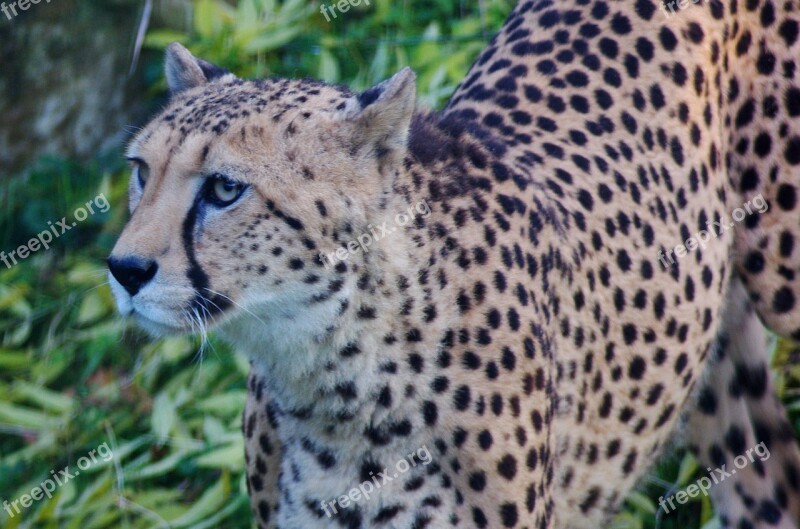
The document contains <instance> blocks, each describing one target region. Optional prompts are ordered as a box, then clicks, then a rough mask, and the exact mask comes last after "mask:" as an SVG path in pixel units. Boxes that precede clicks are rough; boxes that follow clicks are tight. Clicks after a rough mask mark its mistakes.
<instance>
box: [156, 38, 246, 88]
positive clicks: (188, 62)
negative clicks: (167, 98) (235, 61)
mask: <svg viewBox="0 0 800 529" xmlns="http://www.w3.org/2000/svg"><path fill="white" fill-rule="evenodd" d="M164 70H165V72H166V75H167V86H168V87H169V91H170V94H172V95H175V94H178V93H180V92H183V91H184V90H189V89H190V88H195V87H197V86H200V85H203V84H206V83H207V82H209V81H213V80H214V79H217V78H220V77H224V76H226V75H231V74H230V72H228V70H226V69H224V68H220V67H219V66H215V65H213V64H211V63H210V62H206V61H204V60H202V59H198V58H196V57H195V56H194V55H192V54H191V52H190V51H189V50H187V49H186V48H184V47H183V46H181V45H180V44H178V43H177V42H173V43H172V44H170V45H169V46H168V47H167V53H166V58H165V61H164Z"/></svg>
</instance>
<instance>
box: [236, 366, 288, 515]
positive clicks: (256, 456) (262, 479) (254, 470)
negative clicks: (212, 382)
mask: <svg viewBox="0 0 800 529" xmlns="http://www.w3.org/2000/svg"><path fill="white" fill-rule="evenodd" d="M247 388H248V391H247V402H246V404H245V408H244V417H243V420H242V429H243V430H244V436H245V438H244V439H245V445H244V455H245V466H246V468H247V492H248V494H249V495H250V507H251V509H252V511H253V519H254V520H255V521H256V523H257V524H258V529H274V528H276V527H277V525H276V522H277V510H278V500H279V497H280V496H279V491H278V475H279V472H280V465H281V445H280V440H279V439H278V436H277V434H276V433H275V431H274V430H273V429H272V427H271V426H270V421H269V419H268V418H267V405H268V403H269V399H268V397H267V395H266V393H265V391H264V383H263V381H262V380H260V379H259V377H258V376H257V375H256V374H255V373H254V372H252V371H251V373H250V376H249V377H248V380H247Z"/></svg>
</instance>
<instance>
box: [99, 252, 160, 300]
mask: <svg viewBox="0 0 800 529" xmlns="http://www.w3.org/2000/svg"><path fill="white" fill-rule="evenodd" d="M108 270H109V271H110V272H111V275H112V276H114V279H116V280H117V281H119V284H120V285H122V286H123V288H125V290H127V291H128V294H130V295H131V296H135V295H136V293H137V292H139V290H141V288H142V287H143V286H145V285H146V284H147V283H148V282H149V281H150V280H151V279H153V277H154V276H155V275H156V272H157V271H158V264H157V263H156V262H155V261H152V260H146V259H140V258H138V257H125V258H122V259H120V258H117V257H113V256H112V257H109V258H108Z"/></svg>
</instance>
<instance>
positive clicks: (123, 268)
mask: <svg viewBox="0 0 800 529" xmlns="http://www.w3.org/2000/svg"><path fill="white" fill-rule="evenodd" d="M799 7H800V4H798V3H797V2H795V1H791V0H790V1H786V2H783V3H775V2H773V1H772V0H747V1H745V2H738V1H735V0H726V1H725V2H721V1H719V0H709V1H707V2H704V3H701V4H697V5H694V6H692V7H691V8H689V9H686V10H683V11H681V12H680V13H679V14H678V15H675V16H673V17H672V18H669V17H666V16H665V13H662V12H661V11H660V10H659V9H658V6H657V4H656V3H654V2H653V1H651V0H635V1H629V2H622V1H603V0H595V1H589V0H570V1H568V2H559V3H556V2H552V1H549V0H533V1H523V2H521V3H520V4H519V5H518V6H517V7H516V8H515V9H514V12H513V13H512V14H511V16H510V17H509V18H508V20H507V22H506V23H505V25H504V26H503V28H502V29H501V31H500V33H499V34H498V35H497V36H496V37H495V38H494V39H493V40H492V42H491V43H490V45H489V46H488V47H487V49H486V50H485V51H484V52H483V53H482V54H481V55H480V57H479V58H478V60H477V61H476V63H475V65H474V66H473V68H472V69H471V70H470V72H469V73H468V75H467V77H466V79H465V80H464V82H463V83H462V84H461V86H460V87H459V88H458V90H457V91H456V93H455V94H454V96H453V98H452V100H451V101H450V103H449V105H448V106H447V108H446V109H445V110H444V111H443V112H442V113H440V114H434V113H429V112H426V111H422V110H417V109H416V108H415V105H414V98H415V87H414V75H413V73H412V72H411V71H410V70H407V69H406V70H403V71H401V72H400V73H398V74H397V75H395V76H394V77H393V78H392V79H390V80H388V81H386V82H384V83H381V84H380V85H377V86H376V87H373V88H371V89H369V90H367V91H366V92H364V93H361V94H355V93H352V92H350V91H349V90H348V89H346V88H342V87H333V86H328V85H325V84H322V83H317V82H313V81H292V80H286V79H267V80H261V81H243V80H240V79H237V78H236V77H235V76H233V75H232V74H229V73H227V72H225V71H223V70H221V69H219V68H216V67H214V66H213V65H210V64H208V63H205V62H202V61H199V60H197V59H195V58H194V57H192V56H191V55H190V54H189V53H188V52H187V51H186V50H185V49H183V48H181V47H180V46H178V45H173V46H172V47H171V48H170V49H169V51H168V55H167V77H168V80H169V82H170V86H171V88H172V90H173V92H174V94H173V98H172V100H171V102H170V104H169V106H168V107H167V108H166V109H165V110H164V111H163V112H162V113H161V114H160V115H159V116H158V117H157V118H156V119H155V120H154V121H153V122H152V123H151V124H149V125H148V126H147V127H146V128H145V129H144V130H143V131H142V132H141V133H139V134H138V135H137V137H136V138H135V140H134V141H133V143H132V145H131V147H130V149H129V155H130V157H131V158H132V159H133V160H134V165H135V166H136V169H137V174H138V175H142V174H143V172H142V171H143V168H146V169H147V171H145V172H147V173H149V177H147V178H146V179H139V178H134V179H132V183H131V210H132V217H131V220H130V222H129V223H128V226H127V227H126V229H125V231H124V232H123V234H122V236H121V237H120V240H119V242H118V244H117V246H116V247H115V249H114V252H113V254H112V258H111V259H110V267H111V272H112V288H113V289H114V292H115V295H116V297H117V300H118V304H119V306H120V310H121V311H122V312H123V313H126V314H127V313H131V314H134V315H135V316H136V317H137V318H138V319H139V320H140V321H141V322H142V323H143V325H145V327H147V328H149V329H150V330H151V331H153V332H156V333H165V332H187V331H191V329H192V326H193V320H192V318H191V316H192V315H194V319H195V320H198V322H202V321H208V322H209V324H211V325H213V326H215V328H217V329H219V331H220V332H221V333H223V335H225V336H226V337H227V338H228V339H229V340H230V341H231V342H232V343H234V344H235V345H236V347H237V348H238V349H239V350H240V351H241V352H242V353H244V354H247V355H248V357H249V358H250V359H251V361H252V364H253V371H252V374H251V376H250V380H249V399H248V403H247V407H246V410H245V413H244V421H243V429H244V435H245V438H246V447H247V451H246V457H247V469H248V486H249V489H250V494H251V498H252V504H253V511H254V515H255V517H256V520H257V521H258V523H259V525H260V526H261V527H269V528H275V527H281V528H283V529H289V528H298V527H301V528H312V527H313V528H316V527H320V528H322V527H330V528H333V527H348V528H365V529H366V528H384V527H385V528H409V527H413V528H417V529H418V528H422V527H431V528H433V527H437V528H438V527H470V528H471V527H477V528H498V527H519V528H523V527H527V528H537V529H552V528H567V527H570V528H578V527H587V528H590V527H591V528H594V527H600V526H603V524H604V523H605V521H606V520H607V519H608V517H609V516H610V515H612V514H613V513H614V512H615V511H616V510H617V509H618V507H619V505H620V503H621V501H622V500H623V499H624V498H625V495H626V494H627V493H628V492H629V491H630V490H631V488H632V487H633V486H634V485H635V483H636V482H637V480H639V479H640V478H641V477H642V476H643V474H644V473H645V472H646V471H647V469H648V468H649V467H650V465H651V464H652V463H653V461H654V460H655V458H656V457H657V456H658V455H659V453H660V452H661V451H662V449H663V448H664V446H665V445H666V444H667V443H668V442H669V441H670V439H671V438H672V437H673V433H674V432H675V431H676V426H677V425H678V424H679V422H680V421H679V418H680V416H681V414H682V412H683V413H686V414H688V415H690V418H689V419H688V421H687V423H686V424H687V428H686V431H687V437H688V440H689V444H690V446H691V447H692V448H693V449H695V451H696V452H697V454H698V456H699V457H700V459H701V461H703V462H708V464H709V465H711V464H712V463H713V464H715V465H716V464H719V463H720V462H722V461H728V460H730V459H731V458H733V457H735V456H736V455H739V454H737V453H736V451H737V450H739V449H741V448H742V446H743V445H744V446H746V445H750V444H751V443H753V444H755V443H756V442H757V441H763V442H765V443H766V444H768V445H769V447H770V450H771V451H772V453H773V457H774V462H770V463H769V464H766V465H754V466H753V467H752V468H751V469H750V470H749V471H747V472H743V473H741V474H740V475H738V476H737V477H736V478H735V479H732V480H731V481H730V482H727V484H726V485H725V486H724V487H720V488H719V489H718V490H715V491H714V493H713V494H714V496H715V501H716V502H717V506H718V509H719V512H720V515H721V520H722V521H723V523H724V525H725V526H730V527H737V528H741V529H746V528H751V527H752V528H759V529H761V528H766V527H776V526H779V527H794V526H795V524H796V515H797V492H798V480H797V472H798V468H800V467H798V458H797V449H796V447H795V446H794V444H793V441H792V442H790V440H789V435H788V427H787V425H786V424H787V423H786V419H785V413H784V411H783V409H782V407H781V406H780V403H779V402H778V401H777V400H775V397H774V395H773V391H772V387H771V385H770V383H769V379H768V375H767V365H766V347H765V346H764V337H763V328H762V327H761V324H760V323H759V321H758V320H757V319H756V314H757V315H758V316H760V318H761V320H763V321H764V322H766V324H767V325H769V326H770V327H772V328H773V329H774V330H776V331H777V332H780V333H782V334H784V335H794V336H795V337H796V336H798V335H800V334H797V331H798V329H800V316H798V310H800V307H798V306H797V304H796V303H795V294H794V293H795V292H796V289H797V286H796V280H795V274H796V272H797V271H798V263H797V262H796V259H797V258H796V256H795V252H794V250H793V249H794V245H793V241H794V234H795V232H796V231H797V226H798V219H797V217H796V215H797V214H798V213H796V211H800V208H796V204H795V186H794V180H795V179H794V178H793V173H795V172H796V168H795V166H797V165H800V139H798V138H800V120H798V117H797V116H798V114H800V111H798V108H800V107H799V106H798V105H800V92H798V88H797V86H798V83H797V81H796V78H795V60H796V59H795V58H796V57H798V56H800V54H799V53H798V51H800V49H799V48H800V44H798V42H797V40H798V19H800V15H798V8H799ZM140 180H141V181H140ZM218 185H223V187H224V186H227V187H224V189H228V188H230V189H236V190H240V191H241V194H240V195H239V196H238V197H237V198H236V200H234V201H233V202H231V203H229V204H228V203H225V205H224V206H220V205H219V203H218V202H215V201H216V200H217V198H219V195H215V194H214V193H215V190H216V189H217V187H216V186H218ZM224 189H223V191H224ZM759 194H760V195H762V196H763V197H764V198H766V200H767V201H768V203H769V205H770V206H771V207H770V208H769V209H768V211H766V212H765V213H763V214H758V215H752V216H750V217H748V219H747V220H746V221H745V222H744V223H743V224H742V225H741V226H738V227H737V228H736V229H735V230H734V229H728V230H726V231H724V232H723V233H720V234H719V236H718V237H717V238H715V239H714V240H713V241H712V242H711V243H709V244H708V245H707V247H705V248H697V249H695V250H694V251H693V252H691V253H690V254H689V255H687V256H685V257H683V258H682V259H677V260H675V261H674V262H672V263H669V264H668V266H666V267H665V266H662V263H661V262H660V259H659V257H658V255H659V251H661V252H665V251H667V250H668V249H671V248H673V247H674V246H676V245H678V244H681V243H682V242H683V241H685V240H687V239H688V238H689V237H690V236H691V234H693V233H695V232H697V231H699V230H705V229H708V225H709V223H712V222H715V221H720V219H722V218H723V217H728V218H729V215H730V212H731V211H733V210H734V209H735V208H737V207H739V206H741V205H743V204H745V203H746V202H747V201H751V200H752V199H753V198H754V197H756V196H757V195H759ZM223 195H225V193H223ZM214 197H217V198H214ZM215 204H217V205H215ZM419 204H424V205H425V208H423V209H424V210H425V211H427V214H425V215H422V214H417V215H412V216H413V219H411V220H409V221H408V222H405V223H398V222H397V219H398V217H397V214H398V213H402V212H413V211H415V208H416V207H417V206H418V205H419ZM416 211H422V210H416ZM377 227H384V228H386V229H387V235H386V236H385V237H380V238H378V237H374V240H373V241H372V244H371V246H370V247H369V251H364V250H361V251H351V252H350V253H348V254H347V257H346V258H344V259H341V260H338V261H337V262H335V263H334V262H333V261H331V260H328V261H326V258H325V257H324V256H330V255H332V254H335V253H336V252H337V250H339V249H340V248H342V247H348V244H349V243H351V242H353V241H357V240H358V238H359V237H361V236H363V235H364V234H376V231H375V230H376V228H377ZM388 230H391V231H388ZM382 231H383V230H382ZM798 255H800V254H798ZM745 292H746V293H747V295H746V294H745ZM726 300H727V301H726ZM753 309H754V310H753ZM708 365H711V366H714V367H713V368H712V369H711V370H710V371H709V372H708V373H707V374H706V375H705V376H704V372H705V371H706V368H707V366H708ZM699 380H702V384H701V386H702V387H701V389H700V390H699V400H697V401H695V399H694V398H693V396H692V395H693V393H694V390H695V386H696V384H697V382H698V381H699ZM712 401H713V402H714V403H715V405H714V406H711V405H710V404H709V403H710V402H712ZM695 402H697V403H698V404H697V405H695ZM709 422H710V423H711V424H714V425H715V427H711V428H709V427H708V424H709ZM422 447H425V448H427V449H430V453H431V454H432V461H431V463H430V464H429V465H416V466H413V467H412V468H410V469H409V470H408V472H405V473H399V474H398V475H397V476H395V477H394V478H393V479H391V480H389V481H386V482H384V483H383V486H382V487H381V488H380V489H379V490H377V491H376V492H375V493H374V494H373V495H372V497H371V498H369V499H364V500H362V501H360V502H358V503H356V504H355V505H353V506H350V507H348V508H340V509H339V510H338V513H336V514H335V515H333V516H331V517H328V516H327V515H326V513H325V510H324V509H323V506H324V505H325V504H326V503H327V502H330V501H331V500H333V499H335V498H338V497H341V496H342V495H345V494H347V493H348V491H349V490H350V489H351V488H353V487H355V486H357V485H359V484H360V483H362V482H364V481H369V480H371V479H372V478H373V477H374V476H376V475H378V474H379V473H381V472H382V471H383V469H384V468H390V469H391V468H394V466H395V465H396V463H397V462H398V461H399V460H401V459H404V458H406V457H407V456H408V455H409V454H412V453H414V452H415V451H416V450H418V449H420V448H422ZM771 461H773V460H771Z"/></svg>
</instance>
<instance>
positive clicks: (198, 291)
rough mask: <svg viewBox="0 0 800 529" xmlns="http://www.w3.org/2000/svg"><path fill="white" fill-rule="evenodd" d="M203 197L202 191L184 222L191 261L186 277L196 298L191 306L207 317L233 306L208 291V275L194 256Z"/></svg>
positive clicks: (184, 241) (186, 247) (221, 297)
mask: <svg viewBox="0 0 800 529" xmlns="http://www.w3.org/2000/svg"><path fill="white" fill-rule="evenodd" d="M202 196H203V193H202V191H201V192H200V193H198V195H197V198H196V199H195V201H194V204H192V207H191V209H190V210H189V213H187V214H186V218H185V219H184V220H183V249H184V251H185V252H186V259H187V260H188V261H189V269H188V270H187V271H186V277H187V278H188V279H189V281H190V282H191V283H192V287H194V289H195V296H194V298H193V299H192V301H191V302H190V303H189V305H190V306H191V307H197V308H199V309H201V310H202V311H204V312H203V314H205V315H210V316H215V315H218V314H222V313H223V312H225V310H226V309H228V307H230V306H231V301H230V300H229V299H228V298H226V297H223V296H220V295H219V294H212V293H211V292H209V291H208V290H206V289H207V288H208V285H209V281H208V274H206V272H205V270H203V268H202V267H201V266H200V263H198V262H197V258H196V257H195V255H194V229H195V224H196V223H197V214H198V211H199V208H200V202H201V201H202ZM204 292H205V294H204Z"/></svg>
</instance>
